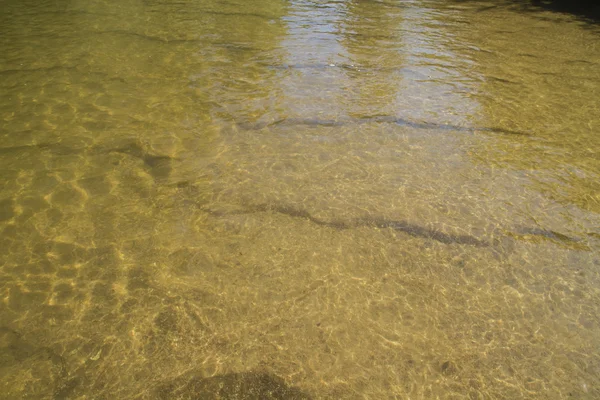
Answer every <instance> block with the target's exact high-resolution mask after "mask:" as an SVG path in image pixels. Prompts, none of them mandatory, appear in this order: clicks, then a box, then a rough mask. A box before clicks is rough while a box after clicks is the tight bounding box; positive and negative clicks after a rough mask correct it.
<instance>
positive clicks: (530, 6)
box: [454, 0, 600, 23]
mask: <svg viewBox="0 0 600 400" xmlns="http://www.w3.org/2000/svg"><path fill="white" fill-rule="evenodd" d="M454 3H480V4H481V7H480V8H479V11H489V10H492V9H494V8H496V7H510V8H511V9H515V10H518V11H539V10H546V11H552V12H557V13H568V14H573V15H576V16H578V17H581V18H583V19H585V20H586V21H587V22H592V23H598V22H600V2H598V1H593V0H491V1H483V2H482V1H480V0H454Z"/></svg>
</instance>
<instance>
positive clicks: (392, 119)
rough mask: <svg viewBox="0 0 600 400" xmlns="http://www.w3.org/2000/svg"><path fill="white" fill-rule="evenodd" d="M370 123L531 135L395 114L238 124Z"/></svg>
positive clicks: (256, 127) (250, 126)
mask: <svg viewBox="0 0 600 400" xmlns="http://www.w3.org/2000/svg"><path fill="white" fill-rule="evenodd" d="M369 123H388V124H396V125H400V126H405V127H409V128H415V129H430V130H442V131H457V132H469V133H476V132H490V133H497V134H502V135H515V136H531V135H530V134H529V133H526V132H520V131H513V130H509V129H503V128H498V127H467V126H460V125H454V124H440V123H436V122H423V121H422V122H418V121H411V120H408V119H404V118H399V117H396V116H393V115H374V116H367V117H360V118H343V119H320V118H283V119H279V120H276V121H271V122H257V123H245V122H242V123H238V124H237V125H238V126H240V127H241V128H243V129H245V130H261V129H264V128H268V127H274V126H308V127H332V126H333V127H335V126H350V125H361V124H369Z"/></svg>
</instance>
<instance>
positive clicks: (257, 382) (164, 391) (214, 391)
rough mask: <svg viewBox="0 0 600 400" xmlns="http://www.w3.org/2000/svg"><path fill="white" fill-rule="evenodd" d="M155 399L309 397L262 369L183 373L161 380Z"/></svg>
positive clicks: (291, 399) (300, 399)
mask: <svg viewBox="0 0 600 400" xmlns="http://www.w3.org/2000/svg"><path fill="white" fill-rule="evenodd" d="M152 397H153V398H155V399H164V400H167V399H189V400H195V399H198V400H200V399H202V400H212V399H215V400H216V399H230V400H263V399H265V400H280V399H281V400H284V399H285V400H288V399H289V400H308V399H310V398H311V397H310V396H308V395H307V394H305V393H303V392H302V391H300V390H299V389H297V388H295V387H291V386H288V385H286V383H285V382H284V380H283V379H281V378H279V377H277V376H275V375H270V374H266V373H260V372H244V373H237V374H225V375H216V376H213V377H210V378H202V377H199V376H185V377H180V378H176V379H174V380H172V381H169V382H166V383H163V384H161V385H160V386H159V387H158V388H157V389H156V390H155V392H154V395H153V396H152Z"/></svg>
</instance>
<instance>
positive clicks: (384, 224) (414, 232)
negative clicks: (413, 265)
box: [203, 204, 490, 247]
mask: <svg viewBox="0 0 600 400" xmlns="http://www.w3.org/2000/svg"><path fill="white" fill-rule="evenodd" d="M203 211H205V212H208V213H209V214H212V215H216V216H225V215H235V214H254V213H261V212H273V213H279V214H283V215H287V216H289V217H293V218H303V219H307V220H309V221H310V222H312V223H314V224H316V225H319V226H326V227H329V228H333V229H337V230H346V229H355V228H360V227H370V228H380V229H392V230H395V231H397V232H402V233H405V234H407V235H410V236H413V237H418V238H424V239H431V240H434V241H436V242H440V243H444V244H465V245H470V246H476V247H487V246H490V243H488V242H486V241H484V240H481V239H477V238H476V237H474V236H470V235H458V234H450V233H445V232H442V231H439V230H436V229H431V228H427V227H425V226H422V225H418V224H414V223H411V222H408V221H404V220H392V219H386V218H383V217H362V218H354V219H349V220H342V219H321V218H317V217H315V216H314V215H312V214H311V213H309V212H308V211H307V210H305V209H302V208H297V207H293V206H290V205H273V204H259V205H252V206H250V207H248V208H245V209H242V210H235V211H216V210H211V209H203Z"/></svg>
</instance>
